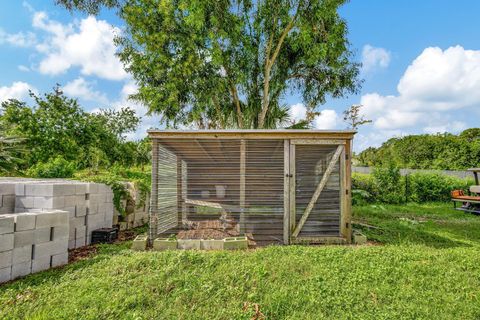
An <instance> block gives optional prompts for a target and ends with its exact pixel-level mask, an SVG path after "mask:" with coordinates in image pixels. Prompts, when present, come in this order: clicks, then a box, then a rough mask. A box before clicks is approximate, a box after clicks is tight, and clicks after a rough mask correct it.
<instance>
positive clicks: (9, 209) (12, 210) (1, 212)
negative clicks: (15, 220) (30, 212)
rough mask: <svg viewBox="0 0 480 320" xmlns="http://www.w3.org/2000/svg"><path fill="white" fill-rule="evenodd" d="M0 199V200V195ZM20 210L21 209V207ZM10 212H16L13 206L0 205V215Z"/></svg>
mask: <svg viewBox="0 0 480 320" xmlns="http://www.w3.org/2000/svg"><path fill="white" fill-rule="evenodd" d="M0 201H2V199H1V196H0ZM20 211H23V209H22V210H20ZM12 212H16V211H15V208H8V207H0V215H3V214H8V213H12Z"/></svg>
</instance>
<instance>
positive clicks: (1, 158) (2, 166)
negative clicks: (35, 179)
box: [0, 122, 25, 175]
mask: <svg viewBox="0 0 480 320" xmlns="http://www.w3.org/2000/svg"><path fill="white" fill-rule="evenodd" d="M8 132H9V130H7V128H6V126H5V125H4V124H3V123H1V122H0V175H9V174H12V173H15V172H16V169H17V167H18V165H19V164H20V163H21V162H22V159H21V157H22V156H23V154H24V153H25V149H24V145H23V142H24V141H23V139H22V138H20V137H18V136H15V135H12V134H10V133H8Z"/></svg>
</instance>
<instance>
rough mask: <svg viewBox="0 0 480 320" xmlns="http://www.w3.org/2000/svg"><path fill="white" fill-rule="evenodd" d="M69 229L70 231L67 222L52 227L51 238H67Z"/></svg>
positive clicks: (54, 239) (55, 239)
mask: <svg viewBox="0 0 480 320" xmlns="http://www.w3.org/2000/svg"><path fill="white" fill-rule="evenodd" d="M69 231H70V228H69V225H68V224H66V225H63V226H56V227H53V234H52V240H53V241H57V240H60V239H65V238H68V235H69Z"/></svg>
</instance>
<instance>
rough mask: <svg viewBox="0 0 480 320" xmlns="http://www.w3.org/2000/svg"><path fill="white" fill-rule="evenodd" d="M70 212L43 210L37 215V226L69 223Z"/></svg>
mask: <svg viewBox="0 0 480 320" xmlns="http://www.w3.org/2000/svg"><path fill="white" fill-rule="evenodd" d="M68 218H69V216H68V212H66V211H43V212H39V213H38V215H37V224H36V227H37V228H42V227H54V226H60V225H65V224H68Z"/></svg>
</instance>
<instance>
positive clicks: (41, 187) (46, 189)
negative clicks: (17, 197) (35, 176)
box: [25, 183, 53, 197]
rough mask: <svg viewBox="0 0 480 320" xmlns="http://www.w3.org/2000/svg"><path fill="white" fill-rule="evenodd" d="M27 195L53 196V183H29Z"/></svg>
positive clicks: (26, 186)
mask: <svg viewBox="0 0 480 320" xmlns="http://www.w3.org/2000/svg"><path fill="white" fill-rule="evenodd" d="M25 195H27V196H37V197H38V196H42V197H47V196H52V195H53V184H51V183H49V184H44V183H27V184H26V185H25Z"/></svg>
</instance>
